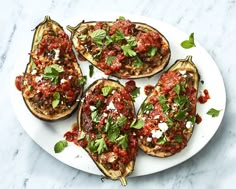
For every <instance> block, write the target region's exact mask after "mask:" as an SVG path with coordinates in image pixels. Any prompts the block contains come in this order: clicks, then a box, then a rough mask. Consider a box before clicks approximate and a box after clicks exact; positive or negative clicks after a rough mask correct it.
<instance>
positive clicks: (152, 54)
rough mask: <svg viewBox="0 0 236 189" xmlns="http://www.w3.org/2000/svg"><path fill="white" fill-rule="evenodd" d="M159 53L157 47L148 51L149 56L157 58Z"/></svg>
mask: <svg viewBox="0 0 236 189" xmlns="http://www.w3.org/2000/svg"><path fill="white" fill-rule="evenodd" d="M156 53H157V47H155V46H154V47H151V48H150V49H149V50H148V51H147V55H148V56H155V54H156Z"/></svg>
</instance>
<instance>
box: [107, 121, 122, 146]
mask: <svg viewBox="0 0 236 189" xmlns="http://www.w3.org/2000/svg"><path fill="white" fill-rule="evenodd" d="M119 135H120V129H119V127H118V126H117V124H112V125H110V128H109V130H108V133H107V137H108V139H109V140H110V141H111V142H115V140H116V139H117V137H118V136H119Z"/></svg>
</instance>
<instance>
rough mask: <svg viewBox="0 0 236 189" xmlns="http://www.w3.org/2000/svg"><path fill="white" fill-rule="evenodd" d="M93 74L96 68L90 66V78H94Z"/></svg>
mask: <svg viewBox="0 0 236 189" xmlns="http://www.w3.org/2000/svg"><path fill="white" fill-rule="evenodd" d="M93 72H94V66H93V65H89V77H93Z"/></svg>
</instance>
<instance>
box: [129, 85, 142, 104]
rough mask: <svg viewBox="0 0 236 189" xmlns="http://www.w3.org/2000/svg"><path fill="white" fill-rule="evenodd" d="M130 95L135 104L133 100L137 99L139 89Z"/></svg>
mask: <svg viewBox="0 0 236 189" xmlns="http://www.w3.org/2000/svg"><path fill="white" fill-rule="evenodd" d="M130 95H131V98H132V100H133V101H134V102H135V98H137V97H138V96H139V95H140V87H136V88H135V89H134V91H132V93H131V94H130Z"/></svg>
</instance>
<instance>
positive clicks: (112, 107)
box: [107, 101, 116, 110]
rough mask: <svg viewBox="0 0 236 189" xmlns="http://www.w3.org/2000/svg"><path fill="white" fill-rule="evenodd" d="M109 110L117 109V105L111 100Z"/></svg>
mask: <svg viewBox="0 0 236 189" xmlns="http://www.w3.org/2000/svg"><path fill="white" fill-rule="evenodd" d="M107 110H116V108H115V106H114V104H113V102H112V101H111V102H110V103H109V105H108V106H107Z"/></svg>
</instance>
